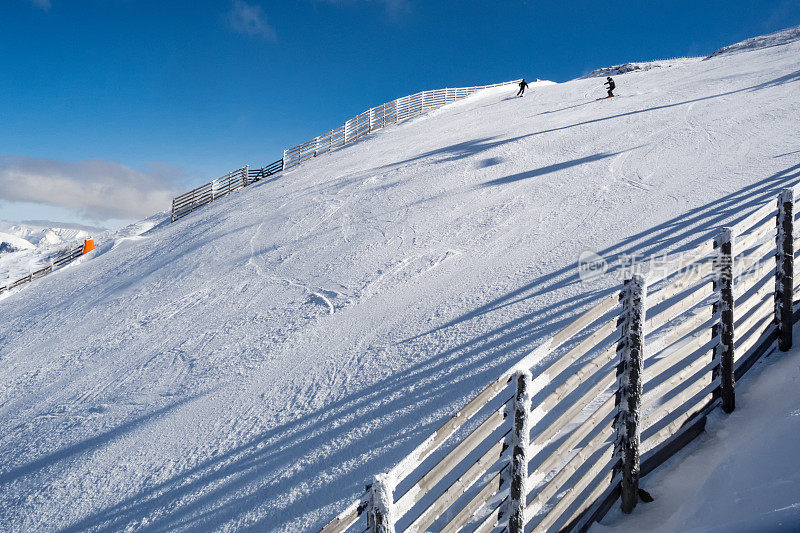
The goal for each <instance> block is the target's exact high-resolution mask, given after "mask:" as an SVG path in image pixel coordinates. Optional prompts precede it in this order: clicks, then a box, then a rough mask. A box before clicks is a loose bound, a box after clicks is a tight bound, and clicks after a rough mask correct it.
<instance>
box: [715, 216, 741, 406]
mask: <svg viewBox="0 0 800 533" xmlns="http://www.w3.org/2000/svg"><path fill="white" fill-rule="evenodd" d="M714 248H716V249H717V256H716V259H715V263H714V270H715V276H714V278H715V279H714V291H715V293H716V294H717V303H716V304H714V307H715V309H714V312H715V314H716V313H719V323H718V326H715V328H716V332H714V333H715V336H716V334H718V335H719V342H718V343H717V345H716V346H715V347H714V360H715V361H716V367H717V368H718V369H719V376H720V389H721V396H722V410H723V411H725V412H726V413H732V412H733V410H734V409H735V407H736V395H735V393H734V376H733V361H734V353H733V341H734V331H733V230H732V229H731V228H722V230H721V231H720V234H719V236H718V237H717V238H716V239H714Z"/></svg>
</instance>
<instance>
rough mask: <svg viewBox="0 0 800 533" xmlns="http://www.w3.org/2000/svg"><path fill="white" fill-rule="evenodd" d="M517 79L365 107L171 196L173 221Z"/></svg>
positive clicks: (421, 94) (440, 91) (438, 90)
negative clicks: (270, 156)
mask: <svg viewBox="0 0 800 533" xmlns="http://www.w3.org/2000/svg"><path fill="white" fill-rule="evenodd" d="M517 82H519V80H515V81H509V82H505V83H494V84H492V85H478V86H475V87H459V88H455V89H437V90H435V91H422V92H420V93H416V94H412V95H410V96H404V97H402V98H398V99H397V100H392V101H391V102H387V103H385V104H381V105H379V106H377V107H373V108H371V109H367V110H366V111H364V112H363V113H361V114H360V115H357V116H355V117H354V118H352V119H350V120H348V121H347V122H345V123H344V125H343V126H341V127H339V128H336V129H335V130H331V131H329V132H328V133H326V134H324V135H320V136H319V137H315V138H313V139H311V140H310V141H307V142H304V143H302V144H299V145H297V146H295V147H293V148H289V149H287V150H284V151H283V157H282V158H281V159H279V160H277V161H275V162H274V163H271V164H269V165H267V166H265V167H262V168H260V169H255V170H250V169H249V167H248V166H244V167H242V168H240V169H237V170H234V171H233V172H230V173H228V174H226V175H225V176H222V177H221V178H217V179H215V180H213V181H211V182H209V183H206V184H205V185H201V186H200V187H198V188H196V189H194V190H191V191H189V192H187V193H185V194H182V195H180V196H178V197H177V198H174V199H173V200H172V222H175V221H176V220H178V219H179V218H181V217H183V216H186V215H188V214H189V213H191V212H192V211H194V210H195V209H197V208H198V207H200V206H203V205H206V204H208V203H210V202H213V201H214V200H216V199H217V198H220V197H222V196H225V195H227V194H230V193H231V192H233V191H237V190H239V189H241V188H243V187H246V186H247V185H250V184H251V183H254V182H256V181H258V180H260V179H262V178H266V177H268V176H272V175H274V174H277V173H278V172H282V171H284V170H287V169H289V168H292V167H296V166H297V165H299V164H300V163H302V162H303V161H307V160H309V159H311V158H313V157H317V156H319V155H322V154H325V153H328V152H330V151H331V150H335V149H337V148H341V147H342V146H344V145H346V144H349V143H351V142H353V141H355V140H357V139H360V138H361V137H364V136H365V135H367V134H369V133H371V132H373V131H375V130H378V129H380V128H383V127H385V126H388V125H389V124H396V123H397V122H400V121H401V120H405V119H407V118H411V117H415V116H417V115H420V114H422V113H424V112H426V111H430V110H433V109H437V108H439V107H442V106H443V105H445V104H449V103H450V102H455V101H456V100H461V99H462V98H466V97H467V96H469V95H471V94H473V93H475V92H477V91H479V90H481V89H487V88H489V87H499V86H501V85H508V84H511V83H517Z"/></svg>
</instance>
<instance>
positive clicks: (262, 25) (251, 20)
mask: <svg viewBox="0 0 800 533" xmlns="http://www.w3.org/2000/svg"><path fill="white" fill-rule="evenodd" d="M228 22H229V23H230V25H231V28H233V30H234V31H236V32H238V33H242V34H244V35H249V36H251V37H261V38H264V39H269V40H270V41H274V40H275V39H276V38H277V35H276V33H275V28H273V27H272V26H270V25H269V23H268V22H267V16H266V15H265V14H264V10H263V9H261V6H259V5H256V4H248V3H247V2H245V1H244V0H233V5H232V6H231V10H230V12H229V13H228Z"/></svg>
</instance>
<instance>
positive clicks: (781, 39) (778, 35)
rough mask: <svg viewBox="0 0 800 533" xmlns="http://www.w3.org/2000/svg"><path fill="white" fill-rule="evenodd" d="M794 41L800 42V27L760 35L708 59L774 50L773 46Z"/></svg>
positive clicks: (723, 49)
mask: <svg viewBox="0 0 800 533" xmlns="http://www.w3.org/2000/svg"><path fill="white" fill-rule="evenodd" d="M794 41H800V26H794V27H792V28H786V29H785V30H780V31H776V32H774V33H768V34H767V35H759V36H758V37H752V38H750V39H745V40H744V41H741V42H738V43H735V44H731V45H729V46H725V47H723V48H720V49H719V50H717V51H716V52H714V53H713V54H711V55H710V56H708V57H707V58H706V59H711V58H712V57H717V56H722V55H728V54H734V53H738V52H749V51H751V50H761V49H763V48H772V47H773V46H780V45H782V44H788V43H792V42H794Z"/></svg>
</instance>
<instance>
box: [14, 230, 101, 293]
mask: <svg viewBox="0 0 800 533" xmlns="http://www.w3.org/2000/svg"><path fill="white" fill-rule="evenodd" d="M92 248H94V241H92ZM87 251H88V247H87V244H86V243H84V244H81V245H80V246H76V247H75V248H72V249H71V250H67V251H66V252H64V253H62V254H61V255H59V256H57V257H56V258H54V259H53V260H52V261H51V262H50V264H49V265H47V266H46V267H44V268H40V269H39V270H37V271H35V272H31V273H30V274H28V275H27V276H25V277H22V278H20V279H18V280H17V281H15V282H14V283H11V284H9V285H7V286H5V287H0V294H3V293H4V292H6V291H10V290H11V289H15V288H17V287H19V286H20V285H24V284H25V283H30V282H31V281H33V280H35V279H38V278H41V277H42V276H45V275H47V274H50V273H51V272H53V271H54V270H58V269H59V268H62V267H64V266H66V265H68V264H69V263H71V262H73V261H75V260H76V259H77V258H79V257H80V256H82V255H83V254H84V253H86V252H87Z"/></svg>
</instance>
